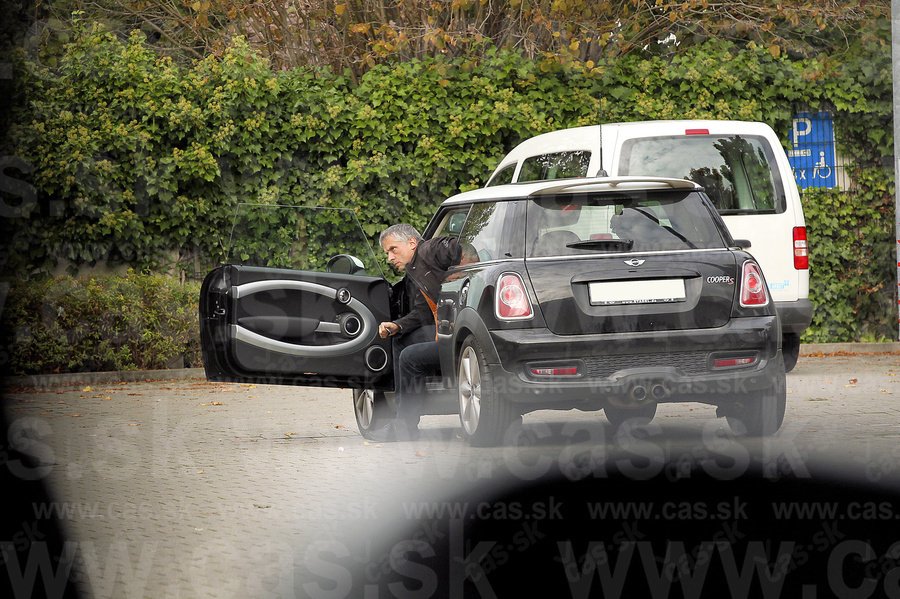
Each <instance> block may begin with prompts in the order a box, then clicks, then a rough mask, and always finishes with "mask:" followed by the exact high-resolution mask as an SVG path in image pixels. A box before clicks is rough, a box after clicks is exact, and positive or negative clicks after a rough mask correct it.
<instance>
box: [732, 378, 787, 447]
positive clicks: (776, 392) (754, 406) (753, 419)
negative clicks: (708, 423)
mask: <svg viewBox="0 0 900 599" xmlns="http://www.w3.org/2000/svg"><path fill="white" fill-rule="evenodd" d="M786 400H787V390H786V388H785V381H784V377H779V379H778V380H776V381H775V383H774V384H773V385H772V386H771V387H770V388H768V389H766V390H765V391H762V392H759V393H756V394H748V395H746V396H745V397H744V398H742V399H741V401H739V402H738V403H737V404H735V405H734V406H732V407H731V409H730V410H729V413H728V414H727V415H726V416H725V419H726V420H727V421H728V426H730V427H731V430H732V431H733V432H734V434H736V435H740V436H750V437H770V436H772V435H774V434H775V433H776V432H778V429H780V428H781V425H782V424H783V423H784V409H785V405H786V403H787V401H786Z"/></svg>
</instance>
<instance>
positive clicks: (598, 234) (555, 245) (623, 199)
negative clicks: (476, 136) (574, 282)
mask: <svg viewBox="0 0 900 599" xmlns="http://www.w3.org/2000/svg"><path fill="white" fill-rule="evenodd" d="M526 219H527V223H528V225H527V226H528V236H527V239H530V240H533V243H530V244H529V246H528V247H527V249H526V257H542V256H561V255H562V256H565V255H573V254H584V253H586V252H627V251H634V252H644V251H672V250H688V249H710V248H721V247H725V240H724V238H723V236H722V233H721V231H720V229H719V227H718V226H717V224H716V222H715V220H714V217H713V215H712V213H711V211H710V210H709V209H708V208H707V205H705V204H704V202H703V201H702V196H701V195H700V194H699V193H697V192H693V191H689V192H685V191H672V192H651V193H647V192H629V193H615V194H610V193H602V194H583V195H577V196H573V195H558V196H551V197H545V198H538V199H534V200H533V201H531V202H530V203H529V205H528V211H527V214H526Z"/></svg>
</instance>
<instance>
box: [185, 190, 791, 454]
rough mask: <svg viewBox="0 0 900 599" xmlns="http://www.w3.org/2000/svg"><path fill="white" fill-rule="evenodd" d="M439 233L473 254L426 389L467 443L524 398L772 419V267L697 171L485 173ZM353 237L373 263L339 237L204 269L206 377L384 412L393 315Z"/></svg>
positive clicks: (618, 419) (778, 378)
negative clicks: (487, 177)
mask: <svg viewBox="0 0 900 599" xmlns="http://www.w3.org/2000/svg"><path fill="white" fill-rule="evenodd" d="M304 222H305V223H309V222H310V221H309V220H308V219H307V220H304ZM357 228H358V227H357ZM319 235H320V237H322V232H321V231H319ZM444 235H454V236H458V237H459V239H460V241H461V242H462V243H463V244H464V247H465V248H466V254H467V255H468V256H469V259H468V260H466V261H465V263H464V264H462V265H460V266H458V267H455V268H454V269H452V270H451V272H450V274H449V275H448V277H447V279H446V280H445V282H444V284H443V287H442V291H441V295H440V298H439V302H438V321H439V322H438V343H439V345H440V356H441V367H442V373H443V374H442V377H441V378H440V379H439V380H435V381H431V382H430V383H429V389H430V391H431V392H432V393H433V395H434V401H433V402H431V401H429V402H427V403H426V405H427V406H431V407H433V410H432V412H433V413H447V412H448V407H449V411H452V412H454V413H455V412H458V413H459V416H460V423H461V425H462V432H463V436H464V437H465V438H466V439H467V440H468V441H469V442H470V443H472V444H474V445H493V444H497V443H500V442H502V441H503V439H504V435H505V434H506V432H507V431H508V430H510V426H511V425H512V424H514V423H516V422H518V421H520V420H521V416H522V414H524V413H526V412H530V411H533V410H538V409H548V408H558V409H571V408H579V409H583V410H601V409H602V410H604V411H605V413H606V416H607V419H608V420H609V421H610V423H611V424H612V425H613V426H620V425H621V424H623V423H624V422H625V421H627V420H630V419H636V420H637V421H643V422H647V421H649V420H650V419H652V418H653V416H654V415H655V413H656V406H657V405H658V404H659V403H661V402H687V401H689V402H702V403H707V404H713V405H716V406H718V414H719V415H720V416H725V417H726V418H727V419H728V422H729V424H730V426H731V427H732V429H733V430H734V431H735V432H736V433H738V434H747V435H771V434H774V433H775V432H776V431H777V430H778V429H779V428H780V426H781V424H782V421H783V418H784V410H785V392H786V390H785V371H784V362H783V359H782V353H781V347H780V343H781V341H780V340H781V332H780V327H779V322H778V319H777V317H776V314H775V309H774V306H773V304H772V301H771V299H770V297H769V293H768V289H767V287H766V282H765V278H764V276H763V273H762V271H761V269H760V267H759V265H758V264H757V263H756V261H755V260H754V259H753V256H751V255H750V254H749V253H747V252H746V251H744V249H742V248H745V247H747V246H748V245H749V243H747V242H746V241H741V240H737V241H735V240H734V239H732V238H731V236H730V234H729V233H728V229H727V228H726V227H725V225H724V224H723V222H722V220H721V218H720V217H719V215H718V213H717V212H716V210H715V208H714V207H713V206H712V204H711V203H710V201H709V199H708V198H707V197H706V195H705V194H704V192H703V190H702V188H700V187H698V186H697V185H696V184H694V183H692V182H690V181H685V180H677V179H661V178H647V177H626V178H615V179H612V178H595V179H568V180H564V181H549V182H541V183H532V184H516V185H505V186H498V187H490V188H485V189H478V190H475V191H471V192H467V193H463V194H459V195H457V196H454V197H452V198H450V199H448V200H446V201H445V202H444V203H443V204H442V205H441V206H440V208H439V209H438V211H437V213H436V214H435V216H434V218H433V219H432V220H431V222H430V223H429V225H428V227H427V229H426V230H425V232H424V237H425V238H426V239H427V238H431V237H435V236H444ZM325 237H328V238H332V239H337V240H338V241H339V242H341V243H344V244H345V245H346V243H348V242H347V238H346V236H344V235H341V236H335V235H325ZM363 243H364V242H363ZM320 245H321V247H322V248H323V250H322V251H325V250H324V248H325V247H326V246H327V245H328V244H326V243H324V242H323V243H321V244H320ZM357 247H361V246H359V245H357ZM331 251H332V252H336V250H331ZM360 251H361V252H362V253H366V252H368V253H369V255H370V260H369V264H366V263H365V262H364V260H362V259H360V258H359V257H355V256H350V255H347V254H343V255H338V254H336V255H334V256H333V257H331V259H330V260H328V261H327V262H325V261H324V258H323V261H322V262H318V263H317V262H316V261H315V260H313V259H311V258H310V256H306V258H305V259H304V260H305V267H304V268H303V269H302V270H297V269H296V267H294V268H273V267H271V266H268V267H254V266H244V265H227V266H222V267H220V268H218V269H216V270H214V271H212V272H211V273H210V274H209V275H208V276H207V277H206V280H205V281H204V284H203V289H202V292H201V293H202V297H201V301H200V322H201V336H202V343H203V355H204V364H205V367H206V373H207V377H208V378H209V379H211V380H220V381H241V382H260V383H276V384H292V385H314V386H331V387H350V388H353V389H354V394H353V406H354V410H355V412H356V418H357V423H358V424H359V428H360V432H361V433H362V434H363V436H367V435H368V434H369V432H370V431H372V430H374V429H375V428H377V427H379V426H381V425H382V424H383V421H384V419H385V418H388V417H389V416H390V412H391V407H390V406H391V401H392V400H391V396H392V393H391V391H392V390H393V367H392V365H391V347H390V343H391V340H390V339H380V338H379V337H378V335H377V324H378V323H379V322H381V321H384V320H390V307H389V304H390V301H389V298H390V285H389V283H388V281H387V280H386V279H385V278H384V276H382V275H381V273H380V271H379V269H378V266H377V262H378V261H377V260H375V258H374V256H372V255H371V253H370V251H369V250H360ZM320 254H321V252H320ZM244 256H246V254H244ZM448 396H449V397H450V398H451V399H450V401H449V402H448V401H447V398H448Z"/></svg>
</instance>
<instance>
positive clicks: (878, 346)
mask: <svg viewBox="0 0 900 599" xmlns="http://www.w3.org/2000/svg"><path fill="white" fill-rule="evenodd" d="M830 354H840V355H853V354H900V342H892V343H806V344H802V345H800V355H801V356H823V355H826V356H827V355H830ZM184 379H203V380H206V373H205V371H204V370H203V369H202V368H172V369H168V370H120V371H113V372H70V373H65V374H35V375H30V376H11V377H7V378H6V379H4V380H3V384H4V386H5V387H7V388H10V387H26V388H29V389H49V388H53V387H67V386H75V385H100V384H106V383H120V382H138V381H173V380H184Z"/></svg>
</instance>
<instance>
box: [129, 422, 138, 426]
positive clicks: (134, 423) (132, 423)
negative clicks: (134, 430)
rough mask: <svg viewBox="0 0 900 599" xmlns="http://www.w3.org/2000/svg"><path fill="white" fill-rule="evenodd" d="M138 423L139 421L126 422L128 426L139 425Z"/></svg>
mask: <svg viewBox="0 0 900 599" xmlns="http://www.w3.org/2000/svg"><path fill="white" fill-rule="evenodd" d="M140 425H141V423H140V422H129V423H128V426H140Z"/></svg>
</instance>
